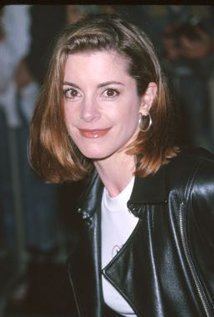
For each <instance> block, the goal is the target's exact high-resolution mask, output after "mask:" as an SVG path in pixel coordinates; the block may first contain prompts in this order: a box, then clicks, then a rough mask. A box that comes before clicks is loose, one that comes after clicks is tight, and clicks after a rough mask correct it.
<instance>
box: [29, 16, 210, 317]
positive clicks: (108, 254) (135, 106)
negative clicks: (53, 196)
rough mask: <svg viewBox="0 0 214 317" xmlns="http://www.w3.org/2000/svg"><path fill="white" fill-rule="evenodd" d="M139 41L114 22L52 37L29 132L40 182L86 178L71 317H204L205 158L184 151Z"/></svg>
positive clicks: (86, 24) (85, 24)
mask: <svg viewBox="0 0 214 317" xmlns="http://www.w3.org/2000/svg"><path fill="white" fill-rule="evenodd" d="M175 115H176V113H175V109H174V107H173V104H172V102H171V99H170V97H169V92H168V88H167V84H166V80H165V76H164V74H163V72H162V69H161V67H160V63H159V61H158V58H157V56H156V54H155V51H154V47H153V44H152V43H151V41H150V40H149V38H148V37H147V35H146V34H145V33H144V32H143V31H141V30H140V29H138V28H137V27H135V26H134V25H132V24H130V23H128V22H126V21H125V20H123V19H121V18H120V17H118V16H115V15H98V16H89V17H88V18H86V19H83V20H81V21H79V22H77V23H75V24H71V25H69V26H68V27H67V28H66V29H65V30H64V32H62V34H61V35H60V36H59V38H58V41H57V43H56V46H55V49H54V51H53V54H52V58H51V62H50V68H49V71H48V74H47V77H46V81H45V83H44V89H43V91H42V93H41V94H40V97H39V99H38V102H37V105H36V109H35V112H34V115H33V118H32V122H31V133H30V147H29V150H30V159H31V163H32V166H33V168H34V169H35V171H37V173H38V174H39V175H40V176H41V177H43V178H44V179H45V180H46V181H49V182H53V183H63V182H71V181H77V180H80V179H84V178H87V179H88V181H89V183H88V189H87V190H85V191H84V193H83V197H82V198H81V201H80V206H79V208H77V214H79V217H80V220H81V226H79V228H78V236H77V240H76V245H75V248H73V249H72V250H71V255H70V257H69V261H68V264H69V279H70V283H71V292H72V294H73V298H74V299H75V303H76V311H75V312H74V313H73V316H75V317H76V316H78V317H83V316H84V317H85V316H87V317H104V316H105V317H109V316H111V317H112V316H114V317H116V316H133V317H142V316H153V317H162V316H164V317H171V316H176V317H186V316H191V317H201V316H207V317H212V316H213V302H212V297H213V293H214V285H213V280H212V276H213V259H212V257H211V256H210V254H211V252H213V205H214V156H213V154H212V153H210V152H209V151H206V150H204V149H201V148H199V149H191V148H183V146H182V145H181V144H180V142H179V140H178V138H177V131H176V121H175V119H176V117H175Z"/></svg>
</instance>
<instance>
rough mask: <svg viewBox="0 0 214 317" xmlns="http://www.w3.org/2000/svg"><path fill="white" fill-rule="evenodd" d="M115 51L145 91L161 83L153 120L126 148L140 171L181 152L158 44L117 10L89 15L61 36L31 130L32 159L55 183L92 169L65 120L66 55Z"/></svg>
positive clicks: (79, 176) (154, 168) (154, 167)
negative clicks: (114, 13) (64, 84)
mask: <svg viewBox="0 0 214 317" xmlns="http://www.w3.org/2000/svg"><path fill="white" fill-rule="evenodd" d="M92 50H93V51H97V50H114V51H116V52H117V53H119V54H121V55H123V56H125V57H126V58H128V60H129V70H128V72H129V74H130V76H132V77H133V78H135V79H136V84H137V89H138V94H139V95H142V94H143V93H144V92H145V91H146V88H147V86H148V84H149V83H150V82H155V83H156V84H157V87H158V92H157V96H156V98H155V100H154V102H153V105H152V107H151V110H150V114H151V117H152V121H153V125H152V127H151V128H150V129H149V130H148V131H147V132H142V131H140V132H139V134H138V137H137V139H136V140H135V141H134V143H133V144H132V145H131V146H130V147H129V148H128V149H127V153H128V154H130V155H136V157H137V158H138V164H137V167H136V173H137V174H138V175H140V176H142V177H144V176H147V175H149V174H151V173H155V172H156V171H157V170H158V169H159V168H160V166H161V165H162V164H165V163H166V162H167V161H168V159H169V158H170V157H172V156H174V155H176V152H177V147H175V138H174V134H173V132H172V130H173V129H172V128H173V124H172V112H173V111H172V107H171V103H170V101H169V95H168V90H167V85H166V82H165V79H164V76H163V74H162V71H161V67H160V64H159V61H158V59H157V56H156V54H155V51H154V48H153V45H152V43H151V42H150V40H149V39H148V37H147V36H146V34H145V33H144V32H142V31H140V30H139V29H138V28H137V27H135V26H134V25H132V24H130V23H128V22H126V21H124V20H122V19H121V18H120V17H118V16H115V15H103V14H102V15H97V16H94V17H87V18H85V19H83V20H81V21H79V22H77V23H76V24H73V25H69V26H68V27H67V28H66V29H65V30H64V32H63V33H62V34H61V35H60V36H59V39H58V42H57V44H56V47H55V50H54V52H53V56H52V59H51V62H50V67H49V72H48V74H47V76H46V80H45V83H44V86H43V89H42V92H41V95H40V97H39V99H38V102H37V105H36V109H35V112H34V116H33V119H32V123H31V130H30V160H31V165H32V166H33V168H34V169H35V170H36V171H37V172H38V173H39V174H40V175H41V176H42V177H43V178H44V179H46V180H48V181H50V182H55V183H58V182H65V181H71V180H80V179H82V178H84V177H85V176H86V175H88V174H89V173H90V172H91V170H92V169H93V163H92V161H91V160H90V159H88V158H86V157H84V156H83V155H82V154H81V153H80V151H79V150H78V148H77V147H76V146H75V144H74V143H73V141H72V140H71V138H70V136H69V134H68V131H67V128H66V125H65V120H64V110H63V95H62V83H63V74H64V65H65V62H66V59H67V57H68V56H69V55H70V54H72V53H75V52H80V51H92Z"/></svg>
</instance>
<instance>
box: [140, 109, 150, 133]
mask: <svg viewBox="0 0 214 317" xmlns="http://www.w3.org/2000/svg"><path fill="white" fill-rule="evenodd" d="M139 116H140V118H139V128H140V130H141V131H142V132H147V131H149V129H150V128H151V125H152V118H151V115H150V113H148V115H146V116H143V115H142V113H141V112H139Z"/></svg>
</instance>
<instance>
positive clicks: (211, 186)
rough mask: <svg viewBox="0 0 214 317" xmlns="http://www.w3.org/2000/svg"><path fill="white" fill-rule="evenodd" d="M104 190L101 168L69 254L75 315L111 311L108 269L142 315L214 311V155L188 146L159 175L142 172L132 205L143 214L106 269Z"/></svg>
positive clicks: (177, 316)
mask: <svg viewBox="0 0 214 317" xmlns="http://www.w3.org/2000/svg"><path fill="white" fill-rule="evenodd" d="M102 190H103V185H102V184H101V181H100V179H99V177H98V176H97V175H95V176H94V177H93V178H92V182H91V187H90V190H89V192H88V193H87V194H86V196H87V200H86V201H85V200H84V201H83V203H84V204H83V206H82V207H81V208H79V209H78V212H79V214H80V215H81V216H82V218H83V223H84V224H83V226H82V227H81V229H80V232H79V240H78V241H77V244H76V248H74V250H73V252H72V254H71V256H70V258H69V261H68V263H69V276H70V282H71V286H72V288H73V294H74V296H75V301H76V305H77V312H76V315H75V317H77V316H78V317H79V316H81V317H83V316H84V317H101V316H102V317H105V313H104V310H103V309H104V308H103V307H104V305H103V299H102V287H101V274H104V275H105V276H106V278H107V279H108V280H109V281H110V282H111V283H112V284H113V285H114V286H115V287H116V289H117V290H118V291H119V292H120V293H121V294H122V296H124V298H125V299H126V300H127V301H128V302H129V304H130V305H131V307H132V308H133V310H134V312H135V313H136V315H137V316H139V317H199V316H200V317H202V316H203V317H211V316H212V317H213V316H214V302H213V294H214V253H213V251H214V225H213V224H214V222H213V219H214V157H213V155H212V154H211V153H209V152H207V151H205V150H202V149H197V150H194V151H186V152H185V151H184V152H182V153H181V154H179V155H178V156H177V157H176V158H173V159H172V160H171V161H170V163H168V164H167V165H164V166H162V167H161V168H160V170H159V171H158V172H157V173H156V174H155V175H153V176H149V177H146V178H139V177H136V179H135V184H134V188H133V192H132V195H131V197H130V200H129V201H128V208H129V210H130V211H131V212H132V213H133V214H134V215H136V216H137V217H139V222H138V224H137V226H136V227H135V229H134V231H133V233H132V234H131V236H130V237H129V239H128V241H127V242H126V243H125V244H124V246H123V247H122V248H121V250H120V251H119V252H118V253H117V255H116V256H115V257H114V258H113V259H112V261H111V262H110V263H109V264H108V265H107V267H106V268H105V270H103V271H101V258H100V252H101V250H100V237H101V233H100V200H101V196H102ZM121 221H122V219H121Z"/></svg>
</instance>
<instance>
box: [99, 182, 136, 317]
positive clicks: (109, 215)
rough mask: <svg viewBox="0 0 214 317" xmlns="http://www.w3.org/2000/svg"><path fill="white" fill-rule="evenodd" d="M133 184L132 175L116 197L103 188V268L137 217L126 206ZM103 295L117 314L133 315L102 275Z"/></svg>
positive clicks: (117, 249) (120, 245)
mask: <svg viewBox="0 0 214 317" xmlns="http://www.w3.org/2000/svg"><path fill="white" fill-rule="evenodd" d="M133 186H134V177H133V178H132V179H131V181H130V182H129V184H128V185H127V186H126V187H125V188H124V190H123V191H122V192H121V193H120V194H119V195H117V196H116V197H110V196H109V194H108V192H107V190H106V189H105V188H104V191H103V197H102V221H101V228H102V268H104V267H105V266H106V265H107V264H108V263H109V262H110V261H111V260H112V258H113V257H114V256H115V255H116V254H117V252H118V251H119V250H120V248H121V247H122V246H123V245H124V243H125V242H126V241H127V239H128V238H129V236H130V235H131V233H132V232H133V230H134V228H135V226H136V224H137V222H138V218H137V217H135V216H134V215H133V214H132V213H130V211H129V210H128V208H127V201H128V200H129V198H130V196H131V193H132V189H133ZM102 287H103V296H104V301H105V303H106V304H107V305H108V306H109V307H111V309H113V310H115V311H116V312H117V313H118V314H120V315H122V316H127V317H135V316H136V314H135V313H134V312H133V310H132V308H131V307H130V305H129V304H128V303H127V301H126V300H125V299H124V298H123V297H122V296H121V295H120V293H119V292H118V291H117V290H116V289H115V288H114V287H113V286H112V284H111V283H110V282H108V280H107V279H106V278H105V277H104V276H102Z"/></svg>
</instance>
